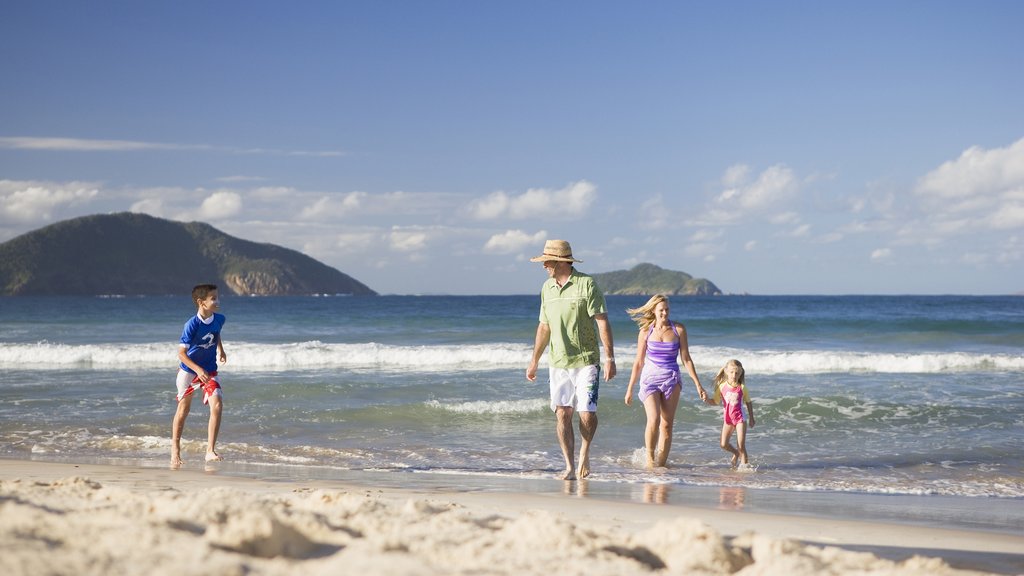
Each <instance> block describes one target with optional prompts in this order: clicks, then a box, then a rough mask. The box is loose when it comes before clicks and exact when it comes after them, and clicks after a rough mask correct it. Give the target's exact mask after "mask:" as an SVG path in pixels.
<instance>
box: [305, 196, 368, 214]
mask: <svg viewBox="0 0 1024 576" xmlns="http://www.w3.org/2000/svg"><path fill="white" fill-rule="evenodd" d="M367 196H368V194H367V193H366V192H349V193H348V194H345V195H343V196H341V197H338V196H321V197H320V198H317V199H316V200H315V201H314V202H313V203H312V204H310V205H308V206H306V207H305V208H303V209H302V212H301V213H300V214H299V217H300V218H302V219H303V220H325V219H334V218H341V217H344V216H347V215H349V214H352V213H353V212H355V211H356V210H358V209H359V208H360V207H361V206H362V205H363V203H364V202H365V201H366V198H367Z"/></svg>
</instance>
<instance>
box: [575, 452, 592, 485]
mask: <svg viewBox="0 0 1024 576" xmlns="http://www.w3.org/2000/svg"><path fill="white" fill-rule="evenodd" d="M577 476H578V477H579V478H580V480H582V479H584V478H586V477H588V476H590V457H589V456H588V457H585V458H583V459H582V460H580V469H579V472H578V473H577Z"/></svg>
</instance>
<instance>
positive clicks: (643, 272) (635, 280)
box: [590, 263, 722, 296]
mask: <svg viewBox="0 0 1024 576" xmlns="http://www.w3.org/2000/svg"><path fill="white" fill-rule="evenodd" d="M590 275H591V276H592V277H593V278H594V279H595V280H597V285H598V286H599V287H600V288H601V291H602V292H604V293H605V294H610V295H623V296H649V295H654V294H665V295H667V296H721V295H722V291H721V290H719V289H718V286H715V285H714V283H712V282H711V281H710V280H706V279H704V278H694V277H693V276H690V275H689V274H687V273H686V272H677V271H674V270H666V269H664V268H661V267H659V266H655V265H654V264H646V263H645V264H637V265H636V266H634V267H632V268H630V269H629V270H616V271H614V272H602V273H596V274H590Z"/></svg>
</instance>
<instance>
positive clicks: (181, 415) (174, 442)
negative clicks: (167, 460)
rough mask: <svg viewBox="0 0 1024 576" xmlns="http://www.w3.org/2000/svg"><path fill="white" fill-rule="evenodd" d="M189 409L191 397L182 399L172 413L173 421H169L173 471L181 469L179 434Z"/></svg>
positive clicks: (183, 426) (183, 427)
mask: <svg viewBox="0 0 1024 576" xmlns="http://www.w3.org/2000/svg"><path fill="white" fill-rule="evenodd" d="M191 407H192V397H191V396H185V397H184V398H182V399H181V401H180V402H178V408H177V409H176V410H175V411H174V420H172V421H171V468H172V469H174V470H177V469H178V468H181V433H182V431H183V430H184V429H185V418H188V412H189V409H190V408H191Z"/></svg>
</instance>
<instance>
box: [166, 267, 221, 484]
mask: <svg viewBox="0 0 1024 576" xmlns="http://www.w3.org/2000/svg"><path fill="white" fill-rule="evenodd" d="M192 302H193V303H195V305H196V308H197V309H198V313H197V314H196V315H195V316H193V317H192V318H191V319H190V320H189V321H188V322H186V323H185V329H184V331H182V333H181V346H180V347H179V348H178V359H179V360H180V361H181V363H180V365H179V366H180V367H179V369H178V378H177V382H176V384H177V387H178V396H177V398H178V409H177V410H176V411H175V413H174V421H173V422H172V424H171V468H172V469H175V470H176V469H178V468H180V467H181V433H182V430H184V428H185V418H187V417H188V412H189V409H190V408H191V407H192V393H193V392H195V391H196V390H198V389H202V392H203V404H207V403H209V405H210V424H209V431H208V435H207V446H206V461H207V462H213V461H216V460H220V459H221V457H220V454H217V450H216V448H217V434H218V433H219V432H220V415H221V410H222V409H223V405H224V403H223V401H222V398H223V395H222V394H221V389H220V382H219V381H218V380H217V360H218V358H219V359H220V362H221V363H224V362H227V361H228V357H227V354H225V352H224V342H223V341H222V340H221V337H220V330H221V328H222V327H223V326H224V321H225V318H224V315H223V314H218V313H217V310H218V309H220V301H219V300H218V299H217V286H216V285H215V284H200V285H198V286H196V287H195V288H193V289H192Z"/></svg>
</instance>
